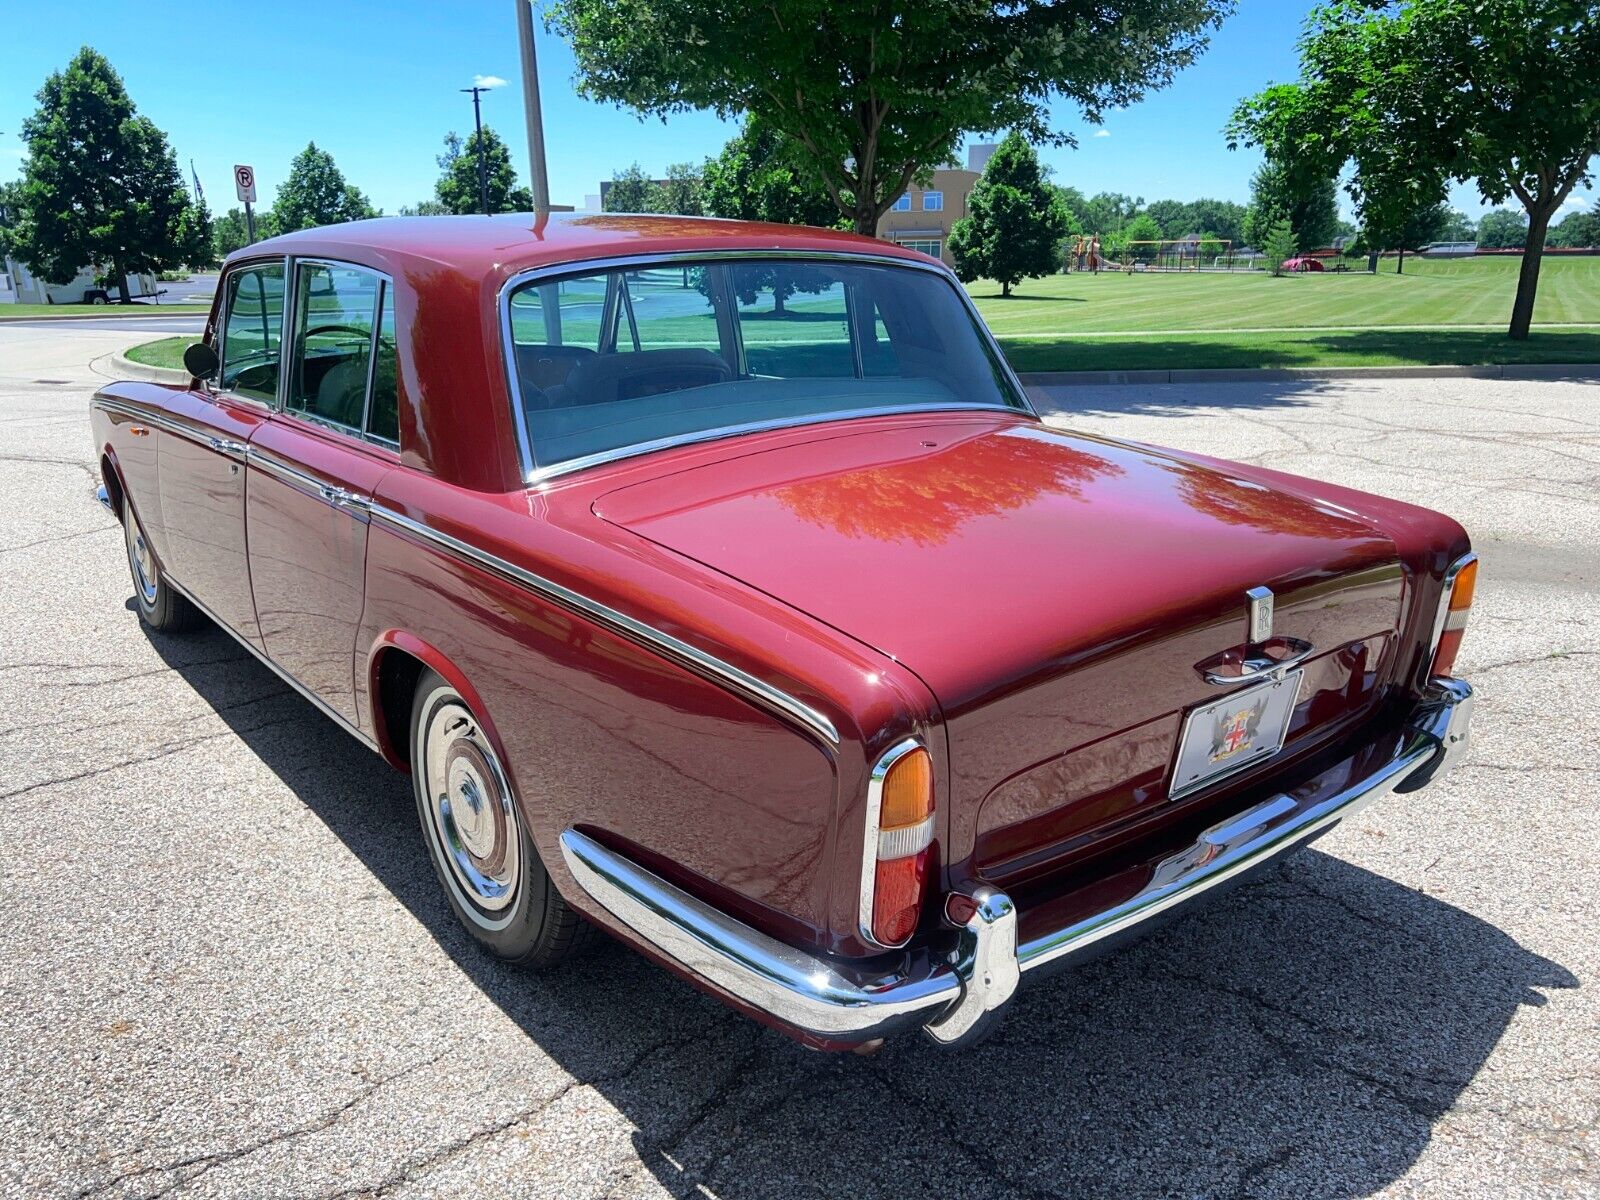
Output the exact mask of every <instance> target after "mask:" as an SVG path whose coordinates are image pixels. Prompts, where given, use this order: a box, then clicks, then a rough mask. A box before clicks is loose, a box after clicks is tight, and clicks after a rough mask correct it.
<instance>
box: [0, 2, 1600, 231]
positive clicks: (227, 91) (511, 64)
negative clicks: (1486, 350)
mask: <svg viewBox="0 0 1600 1200" xmlns="http://www.w3.org/2000/svg"><path fill="white" fill-rule="evenodd" d="M1306 7H1307V6H1302V5H1301V4H1299V3H1281V2H1278V0H1273V2H1272V3H1260V2H1258V0H1247V2H1246V3H1244V4H1242V5H1241V6H1240V9H1241V11H1240V12H1238V13H1236V14H1235V15H1234V16H1233V17H1231V18H1230V19H1229V20H1228V21H1227V22H1225V23H1224V25H1223V27H1222V29H1221V30H1220V31H1219V32H1218V33H1217V34H1216V36H1215V37H1214V38H1213V39H1212V45H1211V49H1210V50H1209V51H1208V52H1207V54H1206V55H1205V56H1204V57H1203V58H1202V59H1201V60H1200V62H1199V63H1197V64H1196V65H1195V66H1194V67H1191V68H1190V69H1189V70H1188V71H1185V72H1183V73H1182V74H1181V75H1179V76H1178V79H1177V82H1176V83H1175V84H1174V85H1173V86H1172V87H1171V88H1169V89H1167V90H1166V91H1164V92H1157V93H1154V94H1153V95H1151V96H1150V97H1149V98H1147V99H1146V100H1145V101H1144V102H1142V103H1141V104H1139V105H1137V106H1135V107H1133V108H1130V109H1128V110H1127V111H1124V112H1117V113H1111V114H1109V115H1108V116H1107V118H1106V123H1105V126H1104V128H1103V129H1101V130H1095V129H1093V128H1091V127H1088V126H1085V125H1084V123H1083V122H1082V120H1081V118H1080V116H1079V115H1078V113H1077V112H1076V111H1075V110H1074V109H1073V108H1071V107H1070V106H1067V105H1062V106H1061V107H1060V109H1059V110H1058V112H1057V114H1056V115H1057V121H1058V124H1059V126H1060V127H1061V128H1064V129H1067V130H1070V131H1072V132H1074V133H1076V134H1077V135H1078V136H1079V139H1080V143H1079V147H1078V149H1076V150H1050V151H1047V152H1046V153H1045V158H1046V160H1047V161H1048V162H1049V163H1050V164H1051V165H1052V166H1053V167H1054V168H1055V178H1056V179H1057V180H1058V181H1060V182H1063V183H1069V184H1072V185H1074V186H1076V187H1078V188H1080V189H1081V190H1082V191H1084V192H1085V193H1087V194H1092V193H1094V192H1098V191H1118V192H1125V193H1127V194H1129V195H1133V196H1143V197H1144V198H1145V199H1146V200H1147V201H1148V200H1157V199H1164V198H1173V199H1193V198H1196V197H1199V196H1213V197H1219V198H1223V199H1233V200H1238V201H1241V202H1242V201H1245V200H1247V199H1248V198H1249V181H1250V174H1251V172H1252V171H1253V170H1254V168H1255V165H1256V162H1257V157H1256V155H1255V154H1254V153H1253V152H1247V151H1238V152H1230V151H1229V150H1228V149H1227V148H1226V146H1225V145H1224V144H1223V139H1222V134H1221V129H1222V126H1223V124H1224V122H1226V120H1227V118H1228V114H1229V112H1230V111H1231V109H1232V107H1233V105H1234V103H1235V102H1236V101H1237V100H1238V98H1239V97H1240V96H1242V95H1244V94H1246V93H1248V92H1251V91H1254V90H1256V89H1258V88H1259V87H1261V86H1262V85H1264V84H1266V83H1268V82H1272V81H1281V80H1285V79H1291V78H1293V77H1294V75H1295V73H1296V72H1295V67H1296V57H1295V47H1294V43H1295V39H1296V37H1297V36H1298V33H1299V29H1300V23H1301V21H1302V19H1303V17H1304V13H1305V11H1306ZM6 9H7V11H6V12H5V15H4V17H3V25H4V28H5V32H6V42H7V46H6V51H5V62H6V66H5V70H4V72H3V73H0V179H9V178H12V177H14V176H16V175H17V174H18V173H19V170H20V166H21V149H20V145H19V139H18V137H17V131H18V127H19V125H20V124H21V122H22V120H23V118H24V117H26V116H27V115H28V113H30V112H31V111H32V110H33V108H34V99H33V96H34V93H35V91H37V89H38V87H39V85H40V84H41V83H42V82H43V80H44V77H45V76H46V75H47V74H49V72H50V71H52V70H56V69H59V68H60V67H62V66H64V65H65V64H66V62H67V60H68V59H69V58H70V57H71V56H72V54H73V53H74V52H75V51H76V50H77V48H78V47H79V46H80V45H82V44H83V43H85V42H88V43H89V44H91V45H93V46H94V47H95V48H96V49H98V50H100V51H101V52H102V53H104V54H105V55H106V56H107V57H108V58H109V59H110V60H111V61H112V63H113V64H114V65H115V66H116V67H117V69H118V70H119V71H120V72H121V73H122V76H123V78H124V79H125V81H126V82H127V85H128V89H129V91H130V93H131V94H132V96H133V99H134V101H135V103H136V104H138V106H139V108H140V110H141V111H142V112H144V113H145V114H146V115H148V116H149V117H150V118H151V119H152V120H154V121H155V122H156V124H158V125H159V126H161V128H163V129H164V130H166V132H167V135H168V137H169V138H170V139H171V141H172V144H173V146H174V148H175V149H176V150H177V153H178V157H179V161H180V163H182V165H183V166H184V167H185V168H186V169H187V167H188V165H189V160H190V159H191V158H192V159H193V160H194V165H195V168H196V169H197V170H198V171H199V174H200V180H201V183H202V184H203V185H204V187H205V189H206V196H207V199H208V200H209V201H210V202H211V206H212V209H213V211H218V210H220V209H222V208H225V207H229V206H231V205H232V204H233V203H234V201H233V198H232V187H231V180H230V170H231V167H232V164H234V163H235V162H248V163H251V164H252V165H254V166H255V168H256V173H257V177H258V179H259V180H260V187H261V191H262V196H261V199H262V201H263V203H270V202H271V198H272V191H273V189H274V188H275V187H276V185H277V184H278V182H279V181H280V180H281V179H282V178H283V175H284V172H285V170H286V169H287V167H288V164H289V160H290V158H291V157H292V156H293V155H294V154H295V153H296V152H297V151H299V150H301V149H302V148H304V146H305V144H306V142H307V141H311V140H315V141H316V142H317V144H318V145H320V146H322V147H324V148H325V149H327V150H329V151H331V152H332V154H333V155H334V158H335V159H336V160H337V162H338V163H339V166H340V167H341V168H342V169H343V170H344V172H345V174H346V175H347V177H348V178H349V179H350V180H351V181H352V182H354V183H355V184H356V185H357V186H358V187H360V188H361V189H362V190H363V191H365V192H366V193H367V194H368V196H369V197H371V199H372V200H373V202H374V203H376V204H377V205H379V206H380V207H382V208H384V209H385V210H387V211H389V212H393V211H395V210H396V209H397V208H398V207H399V206H400V205H402V204H409V203H414V202H416V201H417V200H420V199H423V198H425V197H427V196H430V195H432V190H433V182H434V180H435V178H436V177H437V175H438V170H437V167H436V166H435V163H434V156H435V155H436V154H437V153H438V151H439V149H440V143H441V141H442V139H443V137H444V134H445V131H446V130H449V129H455V130H457V131H460V132H463V133H465V132H467V131H468V130H470V129H471V127H472V109H471V104H470V99H469V97H467V96H464V95H462V94H461V93H460V92H459V91H458V90H457V89H459V88H462V87H467V86H469V85H470V84H471V83H472V82H473V78H474V76H478V75H489V76H498V77H501V78H503V79H505V80H508V81H509V82H508V84H507V86H505V87H503V88H499V89H497V90H495V91H493V92H491V93H489V94H488V95H487V96H486V97H485V98H484V118H485V120H486V122H488V123H489V124H491V125H494V126H496V127H497V128H498V129H499V130H500V131H501V132H502V133H503V134H505V135H506V137H507V140H508V141H509V142H510V144H511V147H512V153H513V157H514V161H515V163H516V167H517V172H518V175H519V176H520V177H521V178H522V179H524V180H526V178H527V152H526V139H525V137H524V135H523V132H522V121H521V113H522V99H521V94H520V85H519V83H518V80H519V78H520V76H519V67H518V58H517V44H516V26H515V10H514V8H513V0H473V2H471V3H462V2H459V0H458V2H456V3H448V4H438V3H431V4H423V3H419V2H417V0H385V2H382V3H378V2H376V0H343V2H340V3H330V2H328V0H319V2H318V3H307V2H305V0H278V2H277V3H275V4H271V5H262V4H261V3H260V2H259V0H255V2H253V3H250V4H244V3H234V2H233V0H211V2H210V3H206V4H203V5H200V4H195V5H163V6H157V5H153V4H150V3H141V4H130V3H126V2H125V0H123V2H104V0H78V2H77V3H75V4H72V5H69V6H68V8H67V9H57V8H55V7H54V6H53V5H46V4H32V3H21V2H15V3H11V4H8V5H7V6H6ZM65 13H70V16H66V17H64V15H63V14H65ZM537 36H538V45H539V62H540V74H541V85H542V86H541V91H542V92H543V98H544V112H545V130H546V139H547V142H548V146H549V169H550V191H551V199H552V200H553V201H555V202H557V203H570V204H579V205H581V204H582V203H583V200H584V196H585V195H586V194H590V193H594V192H596V191H598V190H599V189H598V184H599V180H600V179H601V178H603V177H604V178H609V177H610V175H611V173H612V172H613V171H614V170H616V169H618V168H621V167H625V166H627V165H628V164H630V163H632V162H634V161H638V162H639V163H640V164H641V165H642V166H643V167H644V168H645V169H646V170H647V171H649V172H650V173H652V174H660V173H661V172H662V170H663V169H664V168H665V167H666V165H667V164H668V163H671V162H679V161H684V160H692V161H696V162H698V161H699V160H700V159H702V158H704V157H705V156H706V155H708V154H713V153H715V152H716V151H717V150H718V149H719V148H720V147H721V145H722V143H723V142H724V141H725V140H726V139H727V137H728V135H729V133H730V132H731V130H730V127H729V126H727V125H725V124H724V123H722V122H720V121H718V120H717V119H716V118H714V117H712V116H710V115H708V114H689V115H685V116H681V117H674V118H673V119H671V120H670V121H668V122H667V123H666V124H665V125H663V124H662V123H661V122H659V121H657V120H649V121H645V122H641V121H640V120H639V119H638V118H636V117H634V116H632V115H630V114H628V113H626V112H623V111H621V110H618V109H615V108H612V107H611V106H609V105H601V104H594V103H591V102H589V101H586V100H582V99H580V98H579V97H578V96H577V95H576V94H575V92H574V90H573V82H572V81H573V73H574V72H573V61H572V55H571V52H570V51H569V50H568V48H567V47H566V45H564V44H563V43H562V42H561V40H560V39H558V38H555V37H553V36H551V35H549V34H547V33H545V31H544V29H543V27H542V23H541V24H539V28H538V34H537ZM1452 201H1453V202H1454V203H1455V204H1456V205H1457V206H1459V207H1461V208H1463V209H1465V210H1466V211H1467V212H1469V213H1471V214H1473V215H1477V214H1478V213H1479V212H1481V211H1482V210H1483V208H1484V205H1483V204H1482V202H1481V201H1480V200H1479V198H1478V196H1477V193H1476V190H1475V189H1474V188H1472V187H1470V186H1465V187H1459V188H1457V189H1455V191H1454V193H1453V195H1452ZM1571 203H1572V205H1573V206H1574V207H1576V206H1579V205H1582V206H1585V207H1586V206H1587V205H1589V204H1591V203H1593V193H1592V192H1586V193H1584V194H1583V195H1582V196H1578V197H1574V199H1573V201H1572V202H1571ZM1346 207H1348V202H1347V201H1346ZM1569 211H1570V210H1569Z"/></svg>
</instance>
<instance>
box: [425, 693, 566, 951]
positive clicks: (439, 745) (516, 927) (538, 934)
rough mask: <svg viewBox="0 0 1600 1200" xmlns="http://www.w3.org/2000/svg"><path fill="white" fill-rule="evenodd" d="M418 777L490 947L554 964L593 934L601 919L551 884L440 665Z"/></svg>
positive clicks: (447, 860)
mask: <svg viewBox="0 0 1600 1200" xmlns="http://www.w3.org/2000/svg"><path fill="white" fill-rule="evenodd" d="M411 779H412V787H413V790H414V791H415V793H416V798H417V816H418V818H419V819H420V820H421V823H422V836H423V838H424V839H425V840H426V842H427V844H428V853H429V856H430V857H431V858H432V859H433V869H434V871H435V872H436V873H437V874H438V876H439V882H440V883H442V884H443V885H444V890H445V895H446V896H448V897H449V900H450V907H451V908H453V909H455V913H456V916H457V917H458V918H459V919H460V921H461V923H462V924H463V925H465V926H466V927H467V930H468V932H470V933H471V934H472V936H473V937H474V938H476V939H477V940H478V942H479V943H480V944H481V945H483V946H484V947H485V948H486V949H488V950H489V951H490V952H491V953H493V954H495V955H497V956H499V957H500V958H503V959H506V960H507V961H509V962H513V963H517V964H518V965H521V966H532V967H544V966H551V965H553V964H555V963H557V962H560V961H561V960H562V959H564V958H566V957H567V956H568V955H570V954H572V953H573V952H575V951H576V950H578V949H580V948H582V947H583V946H584V945H587V944H588V943H589V942H590V940H591V939H592V938H593V936H594V927H593V926H591V925H589V924H588V923H587V922H586V921H584V920H583V918H581V917H580V916H579V915H578V914H577V912H576V911H574V910H573V909H572V908H571V907H569V906H568V904H567V902H566V901H565V900H563V899H562V898H561V895H560V893H558V892H557V891H556V889H555V886H554V885H553V884H552V883H551V882H550V876H549V873H548V872H546V871H545V869H544V864H543V863H542V862H540V861H539V855H538V852H537V851H536V850H535V849H534V846H533V840H532V838H531V837H530V836H529V834H528V831H527V827H526V824H525V823H524V821H523V818H522V812H521V810H520V808H519V807H518V805H517V801H516V797H515V796H514V795H513V794H512V792H511V785H510V783H509V782H508V781H507V779H506V775H505V771H504V769H503V768H502V767H501V765H500V759H499V757H498V756H497V755H496V754H495V751H494V747H493V746H492V745H491V744H490V742H489V738H488V735H487V734H486V733H485V732H484V730H483V726H482V725H481V723H480V722H479V720H478V718H477V717H476V716H475V715H474V714H473V712H472V710H471V709H470V708H469V707H468V706H467V703H466V701H465V700H463V699H462V698H461V695H460V693H459V692H457V691H456V690H455V689H454V688H452V687H451V686H450V685H449V684H447V683H446V682H445V681H444V679H443V678H441V677H440V676H439V675H437V674H435V673H434V672H432V671H424V672H423V674H422V678H421V679H419V680H418V681H417V691H416V695H415V698H414V700H413V703H412V706H411Z"/></svg>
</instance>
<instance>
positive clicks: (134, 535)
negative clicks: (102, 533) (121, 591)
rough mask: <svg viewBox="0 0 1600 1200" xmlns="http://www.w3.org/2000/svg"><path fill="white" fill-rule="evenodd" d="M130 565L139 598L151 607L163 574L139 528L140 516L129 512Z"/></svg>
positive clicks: (147, 606)
mask: <svg viewBox="0 0 1600 1200" xmlns="http://www.w3.org/2000/svg"><path fill="white" fill-rule="evenodd" d="M127 538H128V565H129V566H131V567H132V568H133V586H134V587H136V588H138V589H139V599H140V600H141V601H143V603H144V606H145V607H146V608H149V607H150V606H151V605H152V604H154V603H155V602H156V584H157V582H159V580H160V578H161V575H160V572H159V570H158V569H157V567H156V558H155V555H153V554H151V553H150V546H149V543H147V542H146V541H145V540H144V530H142V529H140V528H139V518H138V517H135V516H134V515H133V514H132V513H129V514H128V528H127Z"/></svg>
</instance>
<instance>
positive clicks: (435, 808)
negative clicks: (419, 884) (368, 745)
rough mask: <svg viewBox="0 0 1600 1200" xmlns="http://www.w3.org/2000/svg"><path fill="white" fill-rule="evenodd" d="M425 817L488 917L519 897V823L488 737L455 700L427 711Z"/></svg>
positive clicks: (466, 891)
mask: <svg viewBox="0 0 1600 1200" xmlns="http://www.w3.org/2000/svg"><path fill="white" fill-rule="evenodd" d="M423 747H424V750H423V760H424V763H423V770H424V772H425V782H426V785H427V789H428V792H427V794H428V820H429V822H430V825H431V829H430V830H429V832H430V833H431V834H432V836H433V839H434V842H435V845H436V846H437V847H438V849H439V852H440V857H441V858H442V860H443V861H444V863H445V865H446V866H447V867H448V868H449V872H450V877H451V881H452V883H453V884H454V886H455V888H456V890H457V891H458V892H459V893H460V896H461V898H462V899H463V900H465V901H467V902H468V904H469V905H470V906H471V907H472V908H474V909H476V910H478V911H479V912H481V913H482V914H484V916H485V917H487V918H490V919H489V920H485V921H484V924H492V923H493V922H492V918H493V917H494V916H496V915H498V914H501V913H503V912H504V911H505V910H506V909H507V908H508V907H510V905H511V902H512V900H513V899H515V897H516V888H517V880H518V879H519V877H520V874H521V869H522V828H521V824H520V822H519V820H518V817H517V811H516V805H515V803H514V802H513V801H512V798H511V788H510V787H509V786H508V785H507V783H506V778H505V773H504V772H503V771H502V770H501V769H500V762H499V760H498V759H497V758H496V757H495V753H494V750H493V748H492V747H490V745H489V740H488V738H487V737H485V736H484V733H483V730H482V729H481V728H480V727H479V725H478V722H477V721H476V720H475V719H474V718H473V716H472V713H471V712H469V711H468V710H467V708H466V706H465V705H463V704H462V703H461V702H460V700H459V699H451V700H448V701H446V702H444V703H441V704H439V705H438V706H437V707H435V708H433V709H432V710H431V715H430V716H429V718H428V724H427V728H426V730H425V732H424V736H423Z"/></svg>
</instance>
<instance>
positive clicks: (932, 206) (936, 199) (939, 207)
mask: <svg viewBox="0 0 1600 1200" xmlns="http://www.w3.org/2000/svg"><path fill="white" fill-rule="evenodd" d="M943 209H944V193H943V192H923V193H922V211H923V212H941V211H943Z"/></svg>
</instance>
